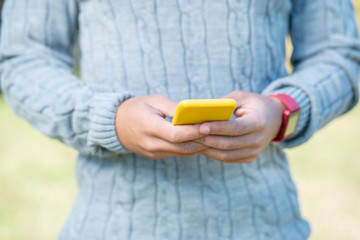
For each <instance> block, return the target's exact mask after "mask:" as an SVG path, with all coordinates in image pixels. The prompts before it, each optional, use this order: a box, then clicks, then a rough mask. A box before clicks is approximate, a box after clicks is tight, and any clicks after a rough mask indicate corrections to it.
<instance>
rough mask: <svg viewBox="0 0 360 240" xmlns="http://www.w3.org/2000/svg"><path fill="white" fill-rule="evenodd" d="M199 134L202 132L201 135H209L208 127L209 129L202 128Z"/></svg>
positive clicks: (206, 127)
mask: <svg viewBox="0 0 360 240" xmlns="http://www.w3.org/2000/svg"><path fill="white" fill-rule="evenodd" d="M201 132H202V133H203V134H208V133H210V127H209V126H205V127H203V128H202V129H201Z"/></svg>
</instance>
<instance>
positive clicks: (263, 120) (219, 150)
mask: <svg viewBox="0 0 360 240" xmlns="http://www.w3.org/2000/svg"><path fill="white" fill-rule="evenodd" d="M224 98H233V99H235V100H236V101H237V105H238V106H237V108H236V110H235V112H234V114H235V116H236V117H237V118H236V119H235V120H231V121H219V122H207V123H203V124H202V125H201V126H200V133H202V134H204V135H205V134H206V135H208V136H206V137H203V138H200V139H198V140H197V142H199V143H201V144H203V145H205V146H208V147H209V148H208V149H206V150H204V151H203V153H202V154H203V155H205V156H207V157H209V158H213V159H216V160H219V161H224V162H228V163H251V162H253V161H255V159H256V158H257V157H258V156H259V155H260V154H261V153H262V152H263V151H264V149H265V148H266V147H267V146H268V144H269V143H270V142H271V141H272V140H273V139H274V138H275V137H276V136H277V134H278V132H279V129H280V126H281V122H282V112H283V111H284V110H285V106H284V105H283V104H282V103H281V101H279V100H278V99H276V98H269V97H265V96H262V95H260V94H256V93H250V92H243V91H234V92H232V93H230V94H229V95H227V96H225V97H224Z"/></svg>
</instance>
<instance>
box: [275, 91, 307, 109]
mask: <svg viewBox="0 0 360 240" xmlns="http://www.w3.org/2000/svg"><path fill="white" fill-rule="evenodd" d="M269 97H275V98H277V99H279V100H280V101H281V102H282V103H283V104H284V105H285V106H286V108H287V109H289V110H290V112H295V111H297V110H299V109H300V107H299V104H298V103H297V102H296V101H295V99H293V98H292V97H290V96H289V95H287V94H283V93H279V94H276V95H269Z"/></svg>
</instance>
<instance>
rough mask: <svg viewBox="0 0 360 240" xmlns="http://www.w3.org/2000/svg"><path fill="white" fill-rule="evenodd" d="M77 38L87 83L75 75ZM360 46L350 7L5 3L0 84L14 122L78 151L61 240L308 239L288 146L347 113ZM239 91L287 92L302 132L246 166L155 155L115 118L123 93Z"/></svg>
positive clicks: (168, 0)
mask: <svg viewBox="0 0 360 240" xmlns="http://www.w3.org/2000/svg"><path fill="white" fill-rule="evenodd" d="M289 29H290V34H291V37H292V40H293V43H294V54H293V57H292V60H293V63H294V65H295V72H294V73H293V74H291V75H289V76H288V75H287V72H286V69H285V67H284V56H285V47H284V41H285V36H286V34H287V33H288V30H289ZM76 36H79V39H80V48H81V53H82V55H81V80H79V79H78V78H77V77H75V75H74V74H73V72H72V71H71V66H72V64H73V61H72V56H71V52H72V51H71V50H72V46H73V44H74V41H75V39H76ZM359 49H360V44H359V42H358V40H357V38H356V27H355V23H354V16H353V10H352V6H351V3H350V1H348V0H343V1H339V0H327V1H324V0H306V1H300V0H293V1H290V0H268V1H265V0H241V1H235V0H223V1H219V0H217V1H215V0H202V1H193V0H153V1H152V0H149V1H145V0H79V1H76V0H62V1H57V0H56V1H55V0H37V1H33V0H11V1H6V3H5V6H4V10H3V26H2V32H1V50H0V51H1V59H2V60H1V71H2V75H1V87H2V91H3V92H4V95H5V97H6V100H7V102H8V103H9V104H10V105H11V106H12V108H13V109H14V111H15V112H16V113H17V114H18V115H19V116H21V117H23V118H25V119H27V120H28V121H29V122H30V123H31V124H32V125H33V126H34V127H35V128H37V129H39V130H40V131H42V132H43V133H45V134H46V135H48V136H50V137H53V138H57V139H59V140H61V141H62V142H64V143H65V144H67V145H69V146H71V147H73V148H75V149H77V150H78V151H79V152H80V155H79V158H78V160H77V164H76V176H77V180H78V184H79V194H78V196H77V199H76V201H75V204H74V206H73V209H72V211H71V213H70V216H69V218H68V220H67V222H66V224H65V226H64V228H63V230H62V232H61V234H60V236H59V238H60V239H74V240H75V239H77V240H78V239H86V240H92V239H99V240H100V239H133V240H148V239H149V240H155V239H157V240H173V239H174V240H175V239H176V240H180V239H183V240H191V239H194V240H201V239H208V240H225V239H227V240H235V239H236V240H239V239H259V240H260V239H289V240H297V239H298V240H302V239H307V237H308V236H309V234H310V228H309V225H308V224H307V222H306V221H305V220H303V219H302V217H301V214H300V212H299V206H298V202H297V193H296V188H295V186H294V183H293V181H292V180H291V177H290V173H289V168H288V163H287V159H286V156H285V154H284V153H283V151H282V147H291V146H296V145H299V144H301V143H303V142H305V141H306V140H307V139H309V138H310V137H311V135H312V134H313V133H314V132H315V131H316V130H318V129H319V128H320V127H322V126H324V125H325V124H326V123H328V122H329V121H330V120H332V119H333V118H335V117H336V116H338V115H340V114H342V113H344V112H346V111H348V110H349V109H351V107H352V106H354V105H355V103H356V102H357V99H358V95H357V94H358V86H357V77H358V75H357V74H358V62H359V58H360V51H359ZM236 89H240V90H244V91H251V92H256V93H261V94H264V95H268V94H274V93H286V94H289V95H291V96H292V97H293V98H294V99H296V100H297V102H298V103H299V105H300V106H301V109H302V113H301V117H300V120H299V123H298V128H297V131H296V135H295V136H294V137H293V138H291V139H290V140H288V141H286V142H284V143H281V144H270V146H269V147H268V148H267V149H266V150H265V151H264V152H263V154H262V155H261V156H260V157H259V158H258V159H257V160H256V161H255V162H253V163H251V164H225V163H221V162H219V161H215V160H212V159H208V158H206V157H204V156H195V157H191V158H168V159H162V160H151V159H147V158H144V157H141V156H137V155H136V154H134V153H130V152H129V151H128V150H126V149H125V148H124V147H123V146H122V145H121V143H120V142H119V140H118V138H117V135H116V131H115V115H116V110H117V107H118V106H119V104H121V102H122V101H124V100H126V99H128V98H131V97H134V96H143V95H148V94H163V95H165V96H167V97H169V98H171V99H173V100H176V101H179V100H182V99H187V98H218V97H221V96H224V95H226V94H228V93H230V92H231V91H233V90H236ZM124 117H125V116H124ZM139 127H142V126H139ZM49 161H51V159H49Z"/></svg>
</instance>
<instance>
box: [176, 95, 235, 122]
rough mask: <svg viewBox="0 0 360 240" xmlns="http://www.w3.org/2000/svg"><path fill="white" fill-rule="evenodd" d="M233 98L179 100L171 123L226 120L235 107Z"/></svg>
mask: <svg viewBox="0 0 360 240" xmlns="http://www.w3.org/2000/svg"><path fill="white" fill-rule="evenodd" d="M236 105H237V104H236V101H235V100H234V99H223V98H221V99H188V100H183V101H181V102H179V104H178V106H177V108H176V112H175V115H174V118H173V120H172V124H173V125H183V124H197V123H204V122H210V121H227V120H229V119H230V118H231V116H232V114H233V112H234V110H235V108H236Z"/></svg>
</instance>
